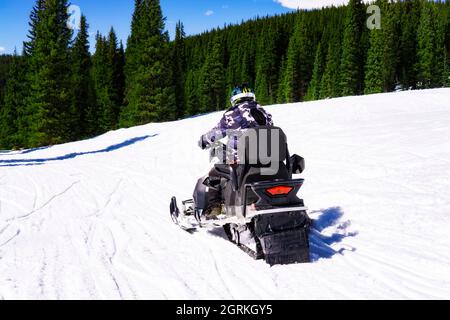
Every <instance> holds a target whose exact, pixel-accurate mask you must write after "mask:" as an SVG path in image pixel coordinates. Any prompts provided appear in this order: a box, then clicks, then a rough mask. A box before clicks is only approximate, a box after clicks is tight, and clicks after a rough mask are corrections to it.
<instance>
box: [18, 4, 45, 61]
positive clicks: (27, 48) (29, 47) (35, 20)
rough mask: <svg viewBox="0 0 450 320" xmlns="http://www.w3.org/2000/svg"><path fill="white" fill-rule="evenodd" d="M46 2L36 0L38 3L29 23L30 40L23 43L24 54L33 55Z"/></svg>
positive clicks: (32, 11)
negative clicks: (41, 14)
mask: <svg viewBox="0 0 450 320" xmlns="http://www.w3.org/2000/svg"><path fill="white" fill-rule="evenodd" d="M44 4H45V0H36V4H35V5H34V7H33V9H32V10H31V13H30V22H29V23H28V25H29V27H30V30H29V34H28V41H25V42H24V43H23V49H24V50H23V51H24V55H31V54H32V53H33V51H34V48H35V42H36V36H37V34H36V32H37V27H38V25H39V22H40V17H39V15H40V13H41V12H42V11H43V10H44Z"/></svg>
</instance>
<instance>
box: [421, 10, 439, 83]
mask: <svg viewBox="0 0 450 320" xmlns="http://www.w3.org/2000/svg"><path fill="white" fill-rule="evenodd" d="M433 18H434V14H433V6H432V5H431V4H429V3H428V2H427V1H422V11H421V14H420V24H419V28H418V30H417V58H418V59H417V65H416V69H417V74H418V82H419V87H420V88H431V87H433V85H434V71H435V69H434V67H435V64H436V62H437V61H436V57H435V42H436V39H435V33H434V30H433Z"/></svg>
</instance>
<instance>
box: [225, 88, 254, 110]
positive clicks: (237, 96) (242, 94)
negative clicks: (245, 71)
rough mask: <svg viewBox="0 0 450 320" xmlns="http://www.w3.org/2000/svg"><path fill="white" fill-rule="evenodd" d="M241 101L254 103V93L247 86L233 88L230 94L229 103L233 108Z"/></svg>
mask: <svg viewBox="0 0 450 320" xmlns="http://www.w3.org/2000/svg"><path fill="white" fill-rule="evenodd" d="M242 101H256V95H255V91H254V90H253V89H251V88H250V87H249V86H248V85H247V84H243V85H241V86H236V87H234V89H233V92H232V93H231V99H230V102H231V105H232V106H233V107H234V106H235V105H236V104H238V103H239V102H242Z"/></svg>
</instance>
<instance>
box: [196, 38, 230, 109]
mask: <svg viewBox="0 0 450 320" xmlns="http://www.w3.org/2000/svg"><path fill="white" fill-rule="evenodd" d="M222 52H223V49H222V46H221V41H220V38H219V37H215V39H214V40H213V42H212V43H211V46H210V50H209V54H208V56H207V58H206V61H205V64H204V66H203V69H202V76H201V83H200V86H201V87H200V90H201V100H200V107H201V109H200V110H201V111H202V112H208V111H219V110H223V109H224V108H225V106H226V104H225V78H224V67H223V63H222Z"/></svg>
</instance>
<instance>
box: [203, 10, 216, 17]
mask: <svg viewBox="0 0 450 320" xmlns="http://www.w3.org/2000/svg"><path fill="white" fill-rule="evenodd" d="M213 14H214V11H212V10H208V11H206V12H205V16H207V17H209V16H212V15H213Z"/></svg>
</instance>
